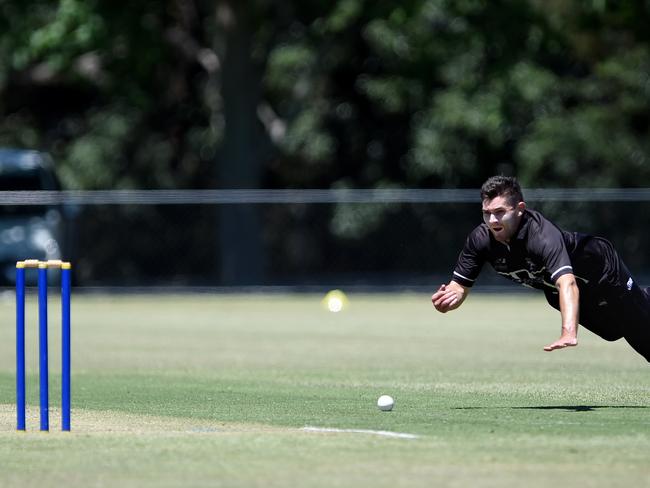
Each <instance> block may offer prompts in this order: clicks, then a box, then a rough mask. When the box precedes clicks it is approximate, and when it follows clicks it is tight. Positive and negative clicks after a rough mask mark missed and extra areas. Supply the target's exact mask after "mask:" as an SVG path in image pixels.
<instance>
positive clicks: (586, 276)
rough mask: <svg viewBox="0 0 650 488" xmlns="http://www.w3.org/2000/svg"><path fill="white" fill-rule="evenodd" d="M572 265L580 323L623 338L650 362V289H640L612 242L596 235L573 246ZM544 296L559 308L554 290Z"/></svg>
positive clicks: (604, 335)
mask: <svg viewBox="0 0 650 488" xmlns="http://www.w3.org/2000/svg"><path fill="white" fill-rule="evenodd" d="M571 264H572V266H573V273H574V275H575V276H576V281H577V283H578V288H579V290H580V318H579V322H580V325H582V326H583V327H584V328H586V329H588V330H590V331H591V332H593V333H594V334H597V335H598V336H600V337H602V338H603V339H605V340H607V341H616V340H618V339H621V338H624V339H625V340H626V341H627V342H628V344H629V345H630V346H632V348H634V350H635V351H637V352H638V353H639V354H641V355H642V356H643V357H644V358H645V359H646V360H647V361H648V362H650V288H646V289H645V290H644V289H642V288H640V287H639V285H638V284H637V283H636V281H635V280H634V278H633V277H632V274H631V273H630V272H629V270H628V269H627V266H625V263H623V260H622V259H621V258H620V256H619V255H618V253H617V252H616V250H615V249H614V247H613V246H612V244H611V243H610V242H609V241H607V240H605V239H602V238H599V237H593V238H590V239H588V240H586V241H585V242H584V243H583V245H582V246H581V248H580V249H576V250H575V251H574V252H573V253H572V254H571ZM545 295H546V300H547V301H548V303H549V304H550V305H551V306H552V307H553V308H555V309H557V310H560V302H559V293H558V292H557V290H553V291H551V290H548V291H545Z"/></svg>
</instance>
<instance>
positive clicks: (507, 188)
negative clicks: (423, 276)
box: [431, 176, 650, 362]
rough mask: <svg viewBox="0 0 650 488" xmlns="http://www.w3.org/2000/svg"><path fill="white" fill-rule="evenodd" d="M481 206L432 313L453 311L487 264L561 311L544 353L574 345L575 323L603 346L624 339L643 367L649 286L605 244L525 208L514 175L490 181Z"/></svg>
mask: <svg viewBox="0 0 650 488" xmlns="http://www.w3.org/2000/svg"><path fill="white" fill-rule="evenodd" d="M481 201H482V206H483V223H482V224H480V225H479V226H478V227H476V228H475V229H474V230H473V231H472V232H471V233H470V234H469V236H468V237H467V240H466V242H465V246H464V248H463V250H462V251H461V253H460V256H459V257H458V262H457V263H456V268H455V269H454V272H453V275H452V278H451V281H450V282H449V283H448V284H446V285H444V284H443V285H441V286H440V288H439V289H438V291H436V292H435V293H434V294H433V296H432V297H431V301H432V302H433V306H434V307H435V308H436V310H438V311H439V312H442V313H446V312H448V311H450V310H454V309H456V308H458V307H460V306H461V305H462V303H463V302H464V301H465V299H466V298H467V295H468V294H469V290H470V288H471V287H472V285H473V284H474V282H475V280H476V278H477V277H478V275H479V273H480V272H481V268H482V267H483V264H484V263H486V262H488V263H490V264H491V265H492V267H493V268H494V270H495V271H496V272H497V273H498V274H500V275H502V276H504V277H505V278H508V279H510V280H513V281H515V282H517V283H520V284H522V285H525V286H529V287H532V288H537V289H539V290H542V291H543V292H544V295H545V296H546V300H547V301H548V303H549V304H550V305H551V306H552V307H553V308H555V309H557V310H559V311H560V314H561V317H562V329H561V333H560V338H559V339H558V340H556V341H555V342H552V343H551V344H549V345H547V346H546V347H544V350H545V351H554V350H556V349H563V348H566V347H574V346H577V345H578V324H580V325H582V326H583V327H585V328H587V329H589V330H590V331H592V332H593V333H594V334H597V335H599V336H600V337H602V338H603V339H605V340H607V341H616V340H618V339H620V338H621V337H622V338H624V339H625V340H626V341H627V342H628V344H629V345H630V346H632V348H634V350H635V351H637V352H638V353H639V354H641V355H642V356H643V357H644V358H645V359H646V360H647V361H648V362H650V295H649V293H650V289H648V288H646V289H645V290H643V289H641V288H640V287H639V285H638V283H637V282H636V281H635V279H634V278H633V277H632V275H631V274H630V272H629V271H628V269H627V267H626V266H625V264H624V263H623V261H622V260H621V258H620V257H619V255H618V253H617V252H616V250H615V249H614V247H613V246H612V244H611V243H610V242H608V241H607V240H605V239H603V238H600V237H594V236H590V235H586V234H580V233H578V232H568V231H565V230H562V229H560V228H559V227H557V226H556V225H555V224H553V223H552V222H551V221H549V220H547V219H546V218H545V217H544V216H543V215H542V214H540V213H539V212H536V211H534V210H531V209H529V208H527V207H526V203H525V202H524V197H523V194H522V191H521V187H520V186H519V183H518V182H517V180H516V179H515V178H511V177H506V176H493V177H491V178H489V179H488V180H487V181H486V182H485V183H484V184H483V186H482V187H481Z"/></svg>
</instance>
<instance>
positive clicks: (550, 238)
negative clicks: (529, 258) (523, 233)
mask: <svg viewBox="0 0 650 488" xmlns="http://www.w3.org/2000/svg"><path fill="white" fill-rule="evenodd" d="M529 239H530V237H529ZM529 242H530V243H531V244H532V245H531V249H530V252H531V253H533V254H536V255H537V256H538V257H539V259H541V261H542V262H543V263H544V266H546V270H547V272H548V274H549V275H550V277H551V281H552V282H553V284H555V283H556V282H557V280H558V278H559V277H560V276H563V275H565V274H569V273H573V267H572V266H571V259H570V258H569V252H568V251H567V248H566V244H565V242H564V238H563V236H562V232H561V231H560V229H558V228H557V227H555V226H554V225H553V224H551V223H550V222H548V221H547V222H546V223H545V225H544V226H543V228H541V229H540V230H539V235H538V236H536V239H534V240H530V241H529Z"/></svg>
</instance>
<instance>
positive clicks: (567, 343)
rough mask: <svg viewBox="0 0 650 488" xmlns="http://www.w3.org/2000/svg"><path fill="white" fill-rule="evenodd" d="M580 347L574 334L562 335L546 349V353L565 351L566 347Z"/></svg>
mask: <svg viewBox="0 0 650 488" xmlns="http://www.w3.org/2000/svg"><path fill="white" fill-rule="evenodd" d="M577 345H578V338H577V337H576V336H575V335H572V334H562V337H560V338H559V339H558V340H557V341H555V342H554V343H553V344H549V345H548V346H546V347H544V350H545V351H549V352H550V351H555V350H556V349H564V348H565V347H573V346H577Z"/></svg>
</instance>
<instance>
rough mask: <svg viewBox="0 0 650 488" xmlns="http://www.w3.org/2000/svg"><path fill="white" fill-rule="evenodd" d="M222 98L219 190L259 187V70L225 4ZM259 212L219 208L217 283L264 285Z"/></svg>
mask: <svg viewBox="0 0 650 488" xmlns="http://www.w3.org/2000/svg"><path fill="white" fill-rule="evenodd" d="M229 10H230V12H229V14H231V16H230V17H229V21H228V25H227V26H226V32H227V35H226V53H225V58H224V64H223V72H222V73H223V75H222V76H223V78H222V98H223V103H224V106H223V108H224V118H225V133H224V134H225V139H224V143H223V146H222V151H221V155H220V156H221V157H220V161H219V164H218V182H219V186H220V187H221V188H229V189H237V188H240V189H241V188H246V189H251V188H259V187H260V185H261V179H262V161H261V156H262V155H261V154H260V152H259V148H260V146H261V144H260V141H261V140H262V138H263V137H265V136H264V133H263V131H262V130H261V127H260V124H259V121H258V119H257V106H258V104H259V98H260V90H261V74H262V71H261V69H259V67H258V66H256V65H255V63H254V61H253V59H252V57H251V41H252V35H253V32H252V29H251V25H250V23H249V19H248V15H247V13H246V9H245V7H243V6H241V4H239V3H238V2H233V3H232V4H230V6H229ZM260 210H261V209H260V208H259V206H257V205H252V204H236V205H222V206H220V207H219V225H220V228H219V235H220V243H219V244H220V280H219V281H220V282H221V284H223V285H226V286H229V285H255V284H262V283H263V281H264V246H263V242H262V225H261V220H260Z"/></svg>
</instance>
